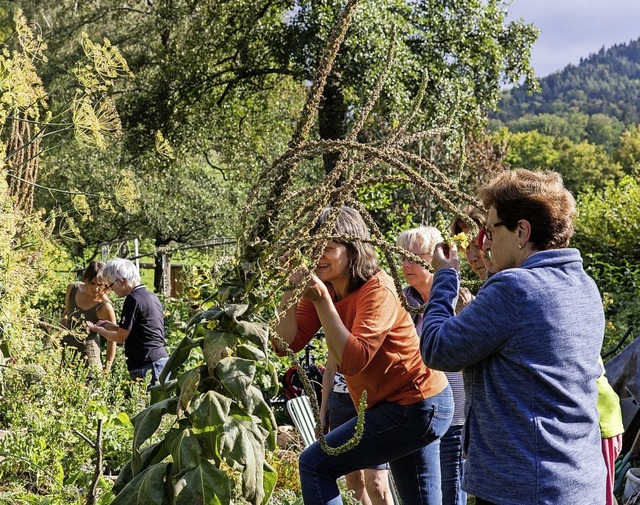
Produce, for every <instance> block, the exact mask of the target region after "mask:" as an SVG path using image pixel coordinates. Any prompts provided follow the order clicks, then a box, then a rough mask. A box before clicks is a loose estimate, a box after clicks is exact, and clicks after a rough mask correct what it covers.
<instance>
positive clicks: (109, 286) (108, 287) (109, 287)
mask: <svg viewBox="0 0 640 505" xmlns="http://www.w3.org/2000/svg"><path fill="white" fill-rule="evenodd" d="M116 282H118V280H117V279H116V280H115V281H113V282H112V283H111V284H109V285H108V286H107V289H111V286H113V285H114V284H115V283H116Z"/></svg>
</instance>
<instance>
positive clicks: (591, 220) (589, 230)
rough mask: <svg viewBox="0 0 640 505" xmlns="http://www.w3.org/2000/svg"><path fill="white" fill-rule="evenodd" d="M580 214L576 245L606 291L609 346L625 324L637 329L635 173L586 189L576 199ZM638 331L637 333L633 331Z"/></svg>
mask: <svg viewBox="0 0 640 505" xmlns="http://www.w3.org/2000/svg"><path fill="white" fill-rule="evenodd" d="M577 205H578V214H577V217H576V224H575V229H576V231H575V235H574V238H573V240H572V244H573V245H574V246H575V247H578V248H579V249H580V250H581V252H582V254H583V257H584V258H585V267H586V269H587V271H588V272H589V273H590V274H591V275H592V276H593V277H594V279H595V280H596V283H597V284H598V287H599V288H600V290H601V292H602V294H603V300H604V302H605V311H606V315H607V340H606V346H611V345H612V344H614V343H615V342H616V341H617V340H619V339H620V338H621V336H622V335H623V334H624V333H625V331H626V330H627V328H629V327H632V328H634V329H635V330H637V316H638V310H640V302H639V300H640V269H639V268H638V264H640V250H639V249H638V239H637V237H638V233H640V185H639V184H638V179H637V176H635V175H627V176H624V177H623V178H622V179H621V180H620V181H619V182H618V183H613V182H609V183H607V184H606V186H605V187H604V188H603V189H599V190H587V191H585V192H583V193H581V194H580V195H578V198H577ZM634 334H635V333H634Z"/></svg>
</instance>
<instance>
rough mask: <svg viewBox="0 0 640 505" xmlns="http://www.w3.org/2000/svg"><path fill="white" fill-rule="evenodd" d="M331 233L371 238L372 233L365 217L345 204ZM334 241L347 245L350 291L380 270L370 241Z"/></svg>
mask: <svg viewBox="0 0 640 505" xmlns="http://www.w3.org/2000/svg"><path fill="white" fill-rule="evenodd" d="M331 211H332V207H327V208H326V209H324V210H323V211H322V214H320V217H319V218H318V221H317V222H316V225H315V227H314V230H312V232H313V231H317V230H318V228H319V227H320V226H321V225H322V224H323V223H324V222H325V221H326V220H327V219H328V217H329V215H330V214H331ZM330 234H331V235H350V236H353V237H359V238H362V239H365V240H369V239H370V238H371V235H370V233H369V228H367V225H366V223H365V222H364V219H362V216H361V215H360V213H359V212H358V211H357V210H356V209H354V208H353V207H348V206H346V205H343V206H342V207H340V210H339V211H338V215H337V217H336V220H335V223H334V225H333V230H331V232H330ZM334 242H338V243H339V244H344V245H345V246H347V255H348V257H349V267H348V270H347V275H348V277H349V281H348V285H347V290H348V292H349V293H351V292H353V291H355V290H356V289H358V288H359V287H360V286H362V285H363V284H364V283H365V282H367V281H368V280H369V278H371V276H372V275H373V274H375V273H376V272H377V271H378V270H379V267H378V260H377V258H376V251H375V249H374V248H373V245H371V243H369V242H361V241H359V240H345V239H340V238H336V239H334Z"/></svg>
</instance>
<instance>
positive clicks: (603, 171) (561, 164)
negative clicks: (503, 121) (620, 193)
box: [495, 128, 624, 194]
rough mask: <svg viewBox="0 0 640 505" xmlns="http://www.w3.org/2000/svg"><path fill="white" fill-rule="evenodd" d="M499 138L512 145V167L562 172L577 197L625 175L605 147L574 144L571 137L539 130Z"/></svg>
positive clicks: (504, 133) (502, 131)
mask: <svg viewBox="0 0 640 505" xmlns="http://www.w3.org/2000/svg"><path fill="white" fill-rule="evenodd" d="M495 137H496V140H497V142H500V143H503V144H504V145H506V146H508V151H507V162H508V163H509V164H510V165H511V166H512V167H517V168H528V169H530V170H553V171H555V172H559V173H560V174H562V176H563V179H564V181H565V184H566V186H567V187H568V188H569V189H570V190H571V191H572V192H573V193H574V194H577V193H579V192H580V191H582V190H584V189H586V188H588V187H602V186H603V185H604V184H605V183H607V182H608V181H611V182H613V181H616V180H618V179H620V177H622V176H623V175H624V172H623V170H622V167H621V165H620V164H619V163H618V162H616V161H615V160H614V159H613V157H612V156H610V155H609V154H608V153H607V152H606V150H605V149H604V147H602V146H599V145H594V144H591V143H588V142H586V141H581V142H579V143H573V142H572V141H571V140H569V139H568V138H567V137H554V136H551V135H545V134H543V133H540V132H539V131H536V130H532V131H527V132H519V133H512V132H510V131H509V130H507V129H506V128H501V129H500V130H499V131H498V132H496V133H495Z"/></svg>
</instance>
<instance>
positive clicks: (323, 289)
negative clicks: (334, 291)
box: [302, 275, 331, 303]
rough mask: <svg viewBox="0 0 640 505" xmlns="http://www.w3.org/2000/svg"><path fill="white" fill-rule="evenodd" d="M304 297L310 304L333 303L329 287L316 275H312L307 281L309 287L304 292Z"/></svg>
mask: <svg viewBox="0 0 640 505" xmlns="http://www.w3.org/2000/svg"><path fill="white" fill-rule="evenodd" d="M302 296H303V297H304V298H306V299H307V300H309V301H310V302H313V303H317V302H321V301H323V300H327V301H331V296H330V295H329V290H328V289H327V285H326V284H325V283H324V282H322V281H321V280H320V279H318V277H316V276H315V275H311V277H309V280H308V281H307V285H306V286H305V288H304V290H303V291H302Z"/></svg>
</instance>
